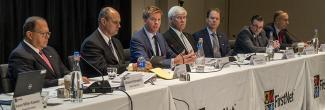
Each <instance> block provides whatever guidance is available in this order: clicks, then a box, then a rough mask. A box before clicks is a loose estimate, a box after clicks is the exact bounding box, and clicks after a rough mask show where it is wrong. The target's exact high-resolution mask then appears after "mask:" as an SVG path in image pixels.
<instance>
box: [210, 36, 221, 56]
mask: <svg viewBox="0 0 325 110" xmlns="http://www.w3.org/2000/svg"><path fill="white" fill-rule="evenodd" d="M212 42H213V56H214V58H220V57H221V53H220V45H219V39H218V38H217V34H216V33H213V34H212Z"/></svg>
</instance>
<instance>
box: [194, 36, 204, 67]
mask: <svg viewBox="0 0 325 110" xmlns="http://www.w3.org/2000/svg"><path fill="white" fill-rule="evenodd" d="M196 56H197V58H196V60H195V66H196V72H204V67H205V55H204V49H203V38H200V39H199V42H198V43H197V53H196Z"/></svg>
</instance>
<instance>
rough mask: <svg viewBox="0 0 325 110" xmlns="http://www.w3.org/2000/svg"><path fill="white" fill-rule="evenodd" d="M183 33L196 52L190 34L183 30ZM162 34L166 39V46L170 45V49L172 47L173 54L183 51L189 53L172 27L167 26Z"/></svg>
mask: <svg viewBox="0 0 325 110" xmlns="http://www.w3.org/2000/svg"><path fill="white" fill-rule="evenodd" d="M183 34H184V35H185V37H186V39H187V40H188V41H189V42H190V44H191V46H192V48H193V50H194V52H196V45H195V42H194V39H193V37H192V35H191V34H189V33H185V32H183ZM163 36H164V38H165V39H166V42H167V44H168V46H169V47H170V49H172V51H173V52H174V53H175V54H180V53H182V52H183V51H185V53H186V54H187V53H189V52H188V51H186V48H185V46H184V44H183V42H182V40H181V39H180V38H179V37H178V35H177V34H176V32H175V31H174V30H173V29H172V28H169V29H168V30H167V31H166V32H165V33H164V34H163Z"/></svg>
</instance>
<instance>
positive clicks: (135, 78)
mask: <svg viewBox="0 0 325 110" xmlns="http://www.w3.org/2000/svg"><path fill="white" fill-rule="evenodd" d="M121 85H124V89H125V90H126V91H128V90H132V89H137V88H141V87H144V83H143V79H142V75H141V74H135V73H130V74H127V75H125V76H124V77H123V78H122V83H121Z"/></svg>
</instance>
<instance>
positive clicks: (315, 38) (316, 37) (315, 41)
mask: <svg viewBox="0 0 325 110" xmlns="http://www.w3.org/2000/svg"><path fill="white" fill-rule="evenodd" d="M312 42H313V46H314V50H315V54H318V48H319V40H318V29H315V30H314V38H313V41H312Z"/></svg>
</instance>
